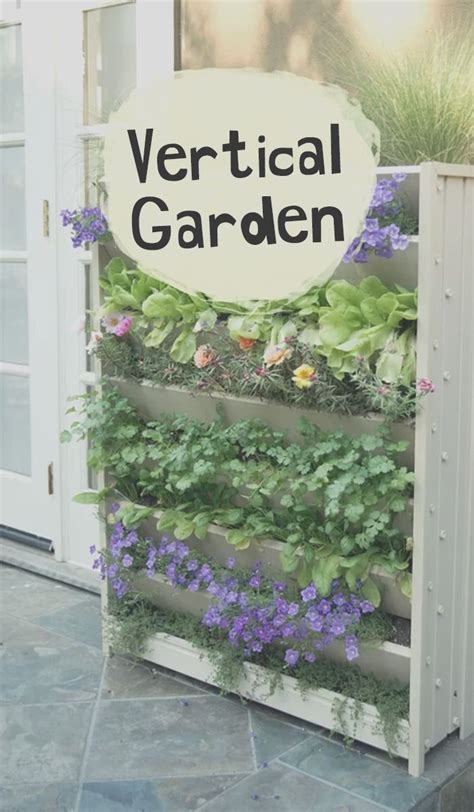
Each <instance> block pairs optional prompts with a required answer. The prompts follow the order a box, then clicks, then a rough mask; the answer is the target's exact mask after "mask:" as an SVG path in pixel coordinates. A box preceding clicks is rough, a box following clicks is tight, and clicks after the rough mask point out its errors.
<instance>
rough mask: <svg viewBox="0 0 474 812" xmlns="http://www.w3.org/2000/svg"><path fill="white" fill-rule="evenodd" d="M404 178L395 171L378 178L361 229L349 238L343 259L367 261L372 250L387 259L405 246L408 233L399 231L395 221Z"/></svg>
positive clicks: (402, 173) (398, 214)
mask: <svg viewBox="0 0 474 812" xmlns="http://www.w3.org/2000/svg"><path fill="white" fill-rule="evenodd" d="M405 178H406V174H405V173H404V172H398V173H395V174H393V175H392V177H391V178H390V179H389V178H381V179H380V180H378V181H377V185H376V187H375V191H374V194H373V197H372V201H371V203H370V207H369V212H368V215H367V217H366V219H365V227H364V230H363V231H362V233H361V234H359V235H358V236H357V237H355V239H354V240H352V242H351V244H350V246H349V248H348V249H347V251H346V253H345V254H344V257H343V260H342V261H343V262H350V261H351V260H353V261H354V262H368V259H369V254H370V253H371V252H372V251H373V252H374V253H375V255H376V256H378V257H384V258H385V259H390V258H391V257H392V256H393V252H394V251H404V250H405V249H406V248H407V247H408V242H409V238H408V236H407V235H406V234H402V233H401V232H400V226H399V225H397V223H396V222H394V221H395V220H396V219H397V217H399V216H400V214H401V213H402V204H401V203H400V201H399V200H397V199H396V197H395V195H396V193H397V192H398V189H399V186H400V184H401V183H402V181H404V180H405Z"/></svg>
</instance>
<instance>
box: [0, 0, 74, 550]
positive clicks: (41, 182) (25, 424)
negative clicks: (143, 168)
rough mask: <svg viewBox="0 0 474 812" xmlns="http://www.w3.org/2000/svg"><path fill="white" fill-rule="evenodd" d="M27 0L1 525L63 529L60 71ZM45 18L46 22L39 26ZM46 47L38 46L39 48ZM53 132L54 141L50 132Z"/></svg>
mask: <svg viewBox="0 0 474 812" xmlns="http://www.w3.org/2000/svg"><path fill="white" fill-rule="evenodd" d="M19 5H20V4H19V3H5V4H3V6H2V13H1V18H0V99H1V101H0V183H1V186H0V190H1V191H0V195H1V206H0V282H1V323H2V340H1V347H0V408H1V444H0V468H1V473H0V488H1V520H0V521H1V523H2V524H3V525H5V526H7V527H8V528H14V529H15V530H18V531H21V532H22V533H27V534H31V535H34V536H40V537H44V538H46V539H48V540H51V541H53V542H56V541H57V539H58V534H59V494H58V491H57V488H56V487H55V476H56V474H57V472H58V463H59V458H58V438H57V428H58V405H59V404H58V390H57V378H58V368H57V302H56V275H55V265H54V227H53V228H52V227H51V225H50V223H49V210H50V208H51V206H54V174H52V173H51V172H50V169H49V166H48V165H50V162H51V161H52V162H54V151H52V149H51V144H50V134H49V133H48V130H49V127H50V124H49V119H50V115H51V110H52V107H51V104H52V98H53V97H52V88H51V76H50V73H51V70H52V66H51V65H48V62H47V60H44V59H43V60H42V62H41V63H40V64H38V61H39V60H38V56H36V57H35V55H34V51H35V47H34V43H35V42H36V43H37V42H38V41H40V42H41V44H42V48H44V53H47V48H48V35H47V31H46V30H44V29H46V28H47V27H46V26H45V24H44V21H42V22H41V20H40V19H39V17H40V15H38V14H35V13H32V14H31V15H29V17H28V19H26V17H25V19H24V17H23V12H22V9H21V8H19ZM39 23H41V24H40V25H39ZM36 50H37V48H36ZM48 139H49V140H48Z"/></svg>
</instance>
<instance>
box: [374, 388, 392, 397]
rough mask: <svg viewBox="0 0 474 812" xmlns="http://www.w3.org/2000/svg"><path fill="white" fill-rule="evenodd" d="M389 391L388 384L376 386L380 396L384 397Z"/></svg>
mask: <svg viewBox="0 0 474 812" xmlns="http://www.w3.org/2000/svg"><path fill="white" fill-rule="evenodd" d="M389 392H390V389H389V387H388V386H379V387H378V388H377V394H378V395H381V396H382V397H385V395H388V393H389Z"/></svg>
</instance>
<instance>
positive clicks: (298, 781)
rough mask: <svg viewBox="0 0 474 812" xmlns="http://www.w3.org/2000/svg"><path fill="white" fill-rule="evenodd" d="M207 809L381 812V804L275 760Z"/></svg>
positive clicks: (211, 811) (210, 811)
mask: <svg viewBox="0 0 474 812" xmlns="http://www.w3.org/2000/svg"><path fill="white" fill-rule="evenodd" d="M205 810H206V812H253V811H254V810H255V812H380V807H379V806H376V805H374V804H371V803H369V802H368V801H366V800H363V799H358V798H355V797H354V796H352V795H349V794H348V793H347V792H344V791H343V790H339V789H337V788H335V787H331V786H329V785H327V784H323V783H322V782H321V781H315V780H314V779H312V778H310V777H309V776H306V775H302V774H301V773H299V772H296V771H295V770H291V769H288V768H286V767H284V766H283V765H282V764H278V763H276V762H275V763H273V764H271V765H270V766H269V767H267V768H266V769H263V770H259V771H258V772H257V773H255V774H254V775H252V776H250V777H249V778H246V779H244V781H241V782H240V783H239V784H237V785H236V786H235V787H233V788H231V789H230V790H228V791H227V792H224V793H223V795H220V796H219V797H218V798H216V799H215V800H214V801H211V802H210V803H208V804H206V806H205Z"/></svg>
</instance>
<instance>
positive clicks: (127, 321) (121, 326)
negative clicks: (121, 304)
mask: <svg viewBox="0 0 474 812" xmlns="http://www.w3.org/2000/svg"><path fill="white" fill-rule="evenodd" d="M132 323H133V319H132V317H131V316H124V317H123V319H121V321H120V322H119V323H118V324H117V326H116V328H115V330H114V335H116V336H118V337H119V338H120V337H121V336H124V335H126V334H127V333H128V331H129V330H130V328H131V326H132Z"/></svg>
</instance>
